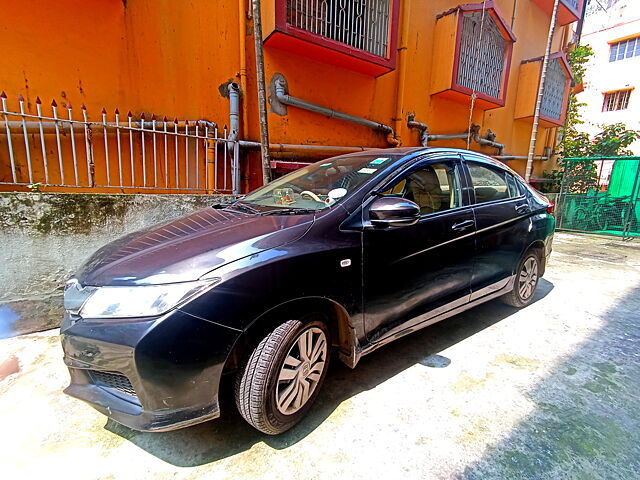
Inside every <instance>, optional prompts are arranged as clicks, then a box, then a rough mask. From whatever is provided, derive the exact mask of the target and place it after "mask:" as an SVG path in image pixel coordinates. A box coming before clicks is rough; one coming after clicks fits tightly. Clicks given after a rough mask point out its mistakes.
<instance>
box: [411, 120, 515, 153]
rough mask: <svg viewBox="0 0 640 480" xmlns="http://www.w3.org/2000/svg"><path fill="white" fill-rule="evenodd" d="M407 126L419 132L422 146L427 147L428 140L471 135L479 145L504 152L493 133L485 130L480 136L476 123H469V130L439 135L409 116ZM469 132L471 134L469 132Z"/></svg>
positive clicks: (459, 137)
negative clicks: (484, 136)
mask: <svg viewBox="0 0 640 480" xmlns="http://www.w3.org/2000/svg"><path fill="white" fill-rule="evenodd" d="M407 126H408V127H409V128H415V129H416V130H418V131H419V132H420V144H421V145H422V146H423V147H427V146H428V145H429V142H437V141H439V140H466V139H467V138H469V137H471V140H473V141H474V142H476V143H477V144H479V145H485V146H487V147H494V148H497V149H498V155H502V154H503V153H504V144H502V143H498V142H495V141H494V140H493V139H494V138H495V135H494V134H492V133H490V132H487V137H490V138H483V137H481V136H480V126H479V125H477V124H475V123H474V124H472V125H471V132H462V133H447V134H440V135H432V134H430V133H429V126H428V125H427V124H426V123H422V122H417V121H415V119H414V117H410V118H409V121H408V122H407ZM469 133H471V134H469Z"/></svg>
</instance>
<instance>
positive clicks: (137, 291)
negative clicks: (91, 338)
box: [79, 278, 220, 318]
mask: <svg viewBox="0 0 640 480" xmlns="http://www.w3.org/2000/svg"><path fill="white" fill-rule="evenodd" d="M219 281H220V279H219V278H214V279H210V280H206V281H197V282H182V283H167V284H164V285H140V286H135V287H97V288H95V290H93V293H91V294H90V295H89V297H88V298H87V299H86V301H85V302H84V304H83V305H82V307H81V308H80V312H79V313H80V316H81V317H83V318H127V317H153V316H157V315H162V314H163V313H165V312H168V311H169V310H171V309H173V308H176V307H179V306H180V305H183V304H184V303H185V302H187V301H188V300H190V299H192V298H194V297H195V296H197V295H199V294H202V293H204V292H205V291H206V290H207V289H209V288H211V287H213V286H214V285H215V284H216V283H218V282H219Z"/></svg>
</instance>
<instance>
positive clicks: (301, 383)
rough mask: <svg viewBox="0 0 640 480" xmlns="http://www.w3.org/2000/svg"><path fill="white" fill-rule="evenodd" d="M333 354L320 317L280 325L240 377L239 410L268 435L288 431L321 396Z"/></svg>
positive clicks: (238, 384) (251, 355) (237, 395)
mask: <svg viewBox="0 0 640 480" xmlns="http://www.w3.org/2000/svg"><path fill="white" fill-rule="evenodd" d="M330 353H331V338H330V332H329V329H328V328H327V326H326V324H325V322H323V321H322V320H321V319H320V318H318V316H312V317H310V318H308V319H306V320H289V321H287V322H285V323H283V324H281V325H279V326H278V327H276V328H275V329H274V330H273V331H272V332H270V333H269V334H268V335H267V336H265V337H264V338H263V339H262V340H261V341H260V343H259V344H258V346H257V347H256V348H255V349H254V350H253V351H252V352H251V354H250V355H249V358H248V359H247V361H246V362H245V364H244V365H243V367H242V368H241V369H240V371H239V372H238V375H237V377H236V386H235V397H236V406H237V407H238V411H239V412H240V414H241V415H242V417H243V418H244V419H245V420H246V421H247V422H248V423H249V424H250V425H251V426H253V427H254V428H256V429H257V430H260V431H261V432H263V433H266V434H269V435H277V434H279V433H282V432H285V431H286V430H289V429H290V428H291V427H293V426H294V425H295V424H296V423H298V422H299V421H300V420H301V419H302V418H303V417H304V416H305V414H306V413H307V411H308V410H309V408H310V407H311V405H312V404H313V402H314V401H315V399H316V397H317V396H318V392H319V391H320V388H321V387H322V383H323V382H324V378H325V376H326V373H327V370H328V366H329V359H330V356H331V355H330Z"/></svg>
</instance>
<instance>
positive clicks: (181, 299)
mask: <svg viewBox="0 0 640 480" xmlns="http://www.w3.org/2000/svg"><path fill="white" fill-rule="evenodd" d="M554 224H555V221H554V217H553V204H552V203H550V202H549V201H548V200H547V199H546V198H545V197H543V196H542V195H540V194H539V193H538V192H536V191H535V190H534V189H532V188H531V187H529V186H528V185H527V184H526V183H525V182H524V180H523V179H522V178H521V177H520V176H519V175H518V174H516V173H515V172H513V171H512V170H511V169H509V168H508V167H506V166H505V165H504V164H502V163H500V162H498V161H496V160H494V159H492V158H490V157H487V156H484V155H482V154H479V153H475V152H470V151H465V150H455V149H444V148H410V149H385V150H375V151H366V152H362V153H357V154H351V155H344V156H340V157H336V158H332V159H329V160H325V161H321V162H318V163H315V164H312V165H309V166H308V167H305V168H302V169H300V170H297V171H295V172H292V173H290V174H289V175H286V176H284V177H282V178H279V179H277V180H275V181H273V182H271V183H269V184H268V185H266V186H264V187H262V188H260V189H258V190H256V191H254V192H253V193H250V194H249V195H247V196H245V197H244V198H242V199H240V200H237V201H234V202H232V203H228V204H219V205H214V206H212V207H210V208H207V209H205V210H201V211H198V212H196V213H193V214H191V215H188V216H186V217H183V218H179V219H177V220H173V221H170V222H168V223H164V224H162V225H158V226H154V227H152V228H148V229H146V230H142V231H139V232H136V233H133V234H130V235H127V236H125V237H122V238H121V239H119V240H116V241H115V242H113V243H111V244H109V245H107V246H105V247H103V248H102V249H100V250H99V251H97V252H96V253H95V254H94V255H93V256H92V257H91V258H90V259H89V260H88V261H87V262H86V263H85V265H84V266H83V267H82V268H81V269H80V271H79V272H78V274H77V275H76V276H75V277H74V278H73V279H71V280H70V281H69V282H68V284H67V287H66V289H65V309H66V313H65V318H64V322H63V324H62V327H61V336H62V345H63V348H64V354H65V356H64V359H65V362H66V365H67V366H68V368H69V371H70V373H71V384H70V385H69V387H67V388H66V390H65V392H66V393H68V394H69V395H72V396H74V397H77V398H79V399H81V400H84V401H86V402H88V403H89V404H91V405H92V406H94V407H95V408H97V409H98V410H99V411H101V412H103V413H104V414H105V415H108V416H109V417H110V418H112V419H114V420H115V421H117V422H119V423H122V424H124V425H126V426H128V427H131V428H133V429H136V430H146V431H161V430H171V429H176V428H180V427H184V426H187V425H191V424H194V423H198V422H203V421H205V420H209V419H212V418H216V417H218V416H219V415H220V411H219V405H218V394H219V390H220V383H221V378H222V377H223V375H234V376H235V380H234V381H235V397H236V403H237V407H238V409H239V411H240V413H241V414H242V416H243V417H244V418H245V419H246V420H247V421H248V422H249V423H250V424H251V425H253V426H254V427H255V428H257V429H258V430H260V431H262V432H265V433H268V434H277V433H280V432H283V431H285V430H287V429H289V428H291V427H292V426H293V425H294V424H295V423H296V422H298V421H299V420H300V419H301V418H302V417H303V416H304V415H305V413H306V412H307V411H308V410H309V408H310V407H311V405H312V404H313V401H314V399H315V398H316V396H317V395H318V392H319V390H320V387H321V385H322V382H323V380H324V377H325V375H326V373H327V369H328V365H329V361H330V359H331V356H332V351H333V350H335V351H337V355H338V357H339V359H340V360H341V361H343V362H344V363H346V364H347V365H348V366H350V367H352V368H353V367H355V366H356V365H357V363H358V361H359V359H360V358H361V357H362V356H363V355H366V354H367V353H370V352H372V351H374V350H375V349H377V348H378V347H380V346H382V345H385V344H386V343H388V342H390V341H392V340H395V339H396V338H399V337H402V336H403V335H406V334H408V333H411V332H413V331H415V330H418V329H420V328H423V327H426V326H428V325H431V324H433V323H435V322H438V321H440V320H443V319H445V318H448V317H450V316H452V315H455V314H457V313H459V312H461V311H463V310H466V309H468V308H471V307H473V306H475V305H478V304H480V303H482V302H486V301H488V300H491V299H493V298H496V297H502V298H503V299H504V300H505V301H506V302H507V303H509V304H511V305H513V306H515V307H524V306H526V305H528V304H529V303H530V302H531V301H532V298H533V294H534V291H535V289H536V286H537V284H538V279H539V278H540V276H541V275H542V274H543V273H544V269H545V264H546V260H547V258H548V256H549V254H550V252H551V242H552V237H553V231H554Z"/></svg>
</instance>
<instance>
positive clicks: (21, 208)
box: [0, 192, 230, 338]
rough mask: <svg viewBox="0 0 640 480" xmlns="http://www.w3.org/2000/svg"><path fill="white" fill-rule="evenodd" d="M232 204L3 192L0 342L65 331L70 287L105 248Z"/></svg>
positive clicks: (211, 198)
mask: <svg viewBox="0 0 640 480" xmlns="http://www.w3.org/2000/svg"><path fill="white" fill-rule="evenodd" d="M229 198H230V197H229V196H225V195H151V194H138V195H124V194H115V195H113V194H85V193H15V192H10V193H7V192H0V260H1V263H0V338H4V337H10V336H14V335H20V334H24V333H29V332H37V331H41V330H46V329H50V328H56V327H58V326H59V324H60V320H61V318H62V291H63V288H64V283H65V281H66V280H67V278H69V277H70V276H71V275H73V273H74V271H75V270H76V269H77V268H78V267H79V266H80V265H81V264H82V262H84V260H85V259H86V258H87V257H88V256H89V255H91V254H92V253H93V252H94V251H95V250H97V249H98V248H100V247H101V246H103V245H105V244H106V243H108V242H110V241H112V240H115V239H116V238H118V237H120V236H122V235H125V234H128V233H131V232H133V231H135V230H139V229H141V228H144V227H147V226H149V225H153V224H154V223H158V222H161V221H164V220H167V219H170V218H173V217H178V216H181V215H185V214H188V213H190V212H193V211H195V210H198V209H201V208H206V207H207V206H209V205H212V204H214V203H217V202H219V201H222V200H228V199H229Z"/></svg>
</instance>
